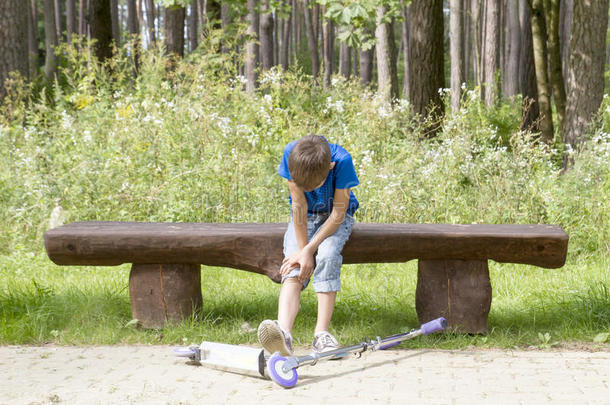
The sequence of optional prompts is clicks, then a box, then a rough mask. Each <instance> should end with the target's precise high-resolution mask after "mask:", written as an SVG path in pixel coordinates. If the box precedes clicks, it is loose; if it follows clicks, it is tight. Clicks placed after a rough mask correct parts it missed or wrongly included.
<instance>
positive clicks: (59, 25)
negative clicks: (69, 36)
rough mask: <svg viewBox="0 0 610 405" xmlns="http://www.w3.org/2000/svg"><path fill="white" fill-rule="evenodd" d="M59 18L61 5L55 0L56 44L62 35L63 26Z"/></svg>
mask: <svg viewBox="0 0 610 405" xmlns="http://www.w3.org/2000/svg"><path fill="white" fill-rule="evenodd" d="M61 20H62V18H61V4H59V0H55V30H56V32H57V43H58V44H59V43H60V42H61V37H62V33H63V24H62V21H61Z"/></svg>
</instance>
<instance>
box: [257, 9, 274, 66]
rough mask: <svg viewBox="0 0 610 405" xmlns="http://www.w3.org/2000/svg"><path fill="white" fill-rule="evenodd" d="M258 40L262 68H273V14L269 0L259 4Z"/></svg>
mask: <svg viewBox="0 0 610 405" xmlns="http://www.w3.org/2000/svg"><path fill="white" fill-rule="evenodd" d="M259 38H260V55H261V64H262V68H263V70H269V69H271V68H272V67H273V14H272V13H271V8H270V5H269V0H263V1H262V3H261V15H260V34H259Z"/></svg>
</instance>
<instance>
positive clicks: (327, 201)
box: [277, 138, 360, 215]
mask: <svg viewBox="0 0 610 405" xmlns="http://www.w3.org/2000/svg"><path fill="white" fill-rule="evenodd" d="M325 139H326V138H325ZM296 143H297V141H293V142H290V143H289V144H288V145H286V147H285V148H284V156H283V157H282V162H281V163H280V167H279V169H278V170H277V174H279V175H280V176H282V177H283V178H285V179H287V180H290V181H292V177H290V170H289V169H288V156H290V152H291V151H292V148H294V145H296ZM328 146H330V161H331V162H336V163H335V167H333V168H332V169H331V170H330V172H329V173H328V176H327V177H326V181H325V182H324V184H323V185H322V186H320V187H318V188H316V189H315V190H313V191H307V192H305V198H307V213H308V214H318V213H330V212H331V211H332V209H333V197H334V195H335V189H346V188H353V187H356V186H357V185H358V184H360V182H359V181H358V176H357V175H356V169H355V168H354V163H353V162H352V157H351V156H350V154H349V153H348V152H347V151H346V150H345V149H343V148H342V147H341V146H339V145H335V144H333V143H330V142H329V143H328ZM289 201H290V205H291V206H292V197H289ZM357 209H358V200H356V197H355V196H354V192H353V191H351V190H350V195H349V205H348V207H347V213H348V214H349V215H354V212H356V210H357Z"/></svg>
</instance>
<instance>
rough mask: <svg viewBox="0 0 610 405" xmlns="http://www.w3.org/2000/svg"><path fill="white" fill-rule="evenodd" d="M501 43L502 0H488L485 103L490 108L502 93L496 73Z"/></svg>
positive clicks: (486, 10)
mask: <svg viewBox="0 0 610 405" xmlns="http://www.w3.org/2000/svg"><path fill="white" fill-rule="evenodd" d="M499 42H500V0H487V2H486V6H485V40H484V43H485V53H484V60H485V70H484V74H485V76H484V86H485V88H484V101H485V105H486V106H488V107H491V106H493V105H494V104H495V103H496V102H497V101H498V97H499V93H500V90H499V86H498V80H497V78H496V72H497V71H498V69H499V68H500V55H499V52H498V49H499Z"/></svg>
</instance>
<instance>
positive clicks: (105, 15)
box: [89, 0, 112, 61]
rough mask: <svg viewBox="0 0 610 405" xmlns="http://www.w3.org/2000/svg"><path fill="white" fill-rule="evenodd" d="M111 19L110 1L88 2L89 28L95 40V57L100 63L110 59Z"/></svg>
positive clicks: (94, 0)
mask: <svg viewBox="0 0 610 405" xmlns="http://www.w3.org/2000/svg"><path fill="white" fill-rule="evenodd" d="M111 20H112V18H111V16H110V0H89V27H90V30H91V39H95V40H96V43H95V45H94V47H95V56H97V58H98V59H99V60H100V61H104V60H106V59H110V58H111V57H112V46H111V44H112V21H111Z"/></svg>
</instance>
